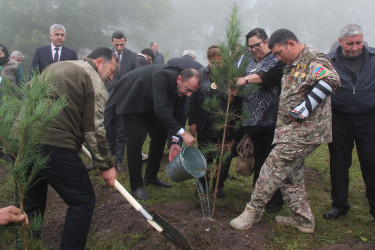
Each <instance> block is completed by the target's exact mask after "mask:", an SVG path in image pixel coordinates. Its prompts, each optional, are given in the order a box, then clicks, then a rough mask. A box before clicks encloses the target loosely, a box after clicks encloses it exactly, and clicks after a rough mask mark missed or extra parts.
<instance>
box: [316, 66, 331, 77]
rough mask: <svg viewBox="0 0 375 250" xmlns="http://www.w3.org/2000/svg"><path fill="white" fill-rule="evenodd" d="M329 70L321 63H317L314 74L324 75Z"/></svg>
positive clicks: (317, 75)
mask: <svg viewBox="0 0 375 250" xmlns="http://www.w3.org/2000/svg"><path fill="white" fill-rule="evenodd" d="M327 72H328V70H326V69H325V68H324V67H323V66H321V65H317V66H316V67H315V69H314V75H315V76H316V77H323V76H324V75H325V74H326V73H327Z"/></svg>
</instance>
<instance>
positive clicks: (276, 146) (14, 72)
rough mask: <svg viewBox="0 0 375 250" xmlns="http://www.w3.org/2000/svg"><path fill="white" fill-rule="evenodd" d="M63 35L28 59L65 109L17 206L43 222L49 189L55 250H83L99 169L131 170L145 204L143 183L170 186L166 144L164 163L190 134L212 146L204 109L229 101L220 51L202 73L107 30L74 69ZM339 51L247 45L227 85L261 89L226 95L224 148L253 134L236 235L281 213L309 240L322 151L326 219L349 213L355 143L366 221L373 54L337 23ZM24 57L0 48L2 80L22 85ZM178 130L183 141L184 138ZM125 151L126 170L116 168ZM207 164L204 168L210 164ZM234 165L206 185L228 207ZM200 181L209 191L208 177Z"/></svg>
mask: <svg viewBox="0 0 375 250" xmlns="http://www.w3.org/2000/svg"><path fill="white" fill-rule="evenodd" d="M65 35H66V30H65V28H64V27H63V26H62V25H60V24H54V25H52V26H51V27H50V33H49V37H50V40H51V44H49V45H46V46H42V47H39V48H37V49H36V51H35V54H34V56H33V59H32V73H31V74H33V73H35V72H40V73H41V74H43V75H44V74H51V75H54V80H53V84H56V86H57V89H58V91H59V95H65V96H66V97H67V98H68V100H69V102H68V105H67V106H66V107H65V108H64V112H62V113H61V114H60V116H59V117H58V118H57V121H56V122H55V126H54V127H53V128H50V129H49V131H48V137H47V140H46V142H45V145H43V147H42V150H43V152H45V153H46V154H49V155H50V159H49V162H48V168H45V169H43V170H42V171H41V172H40V173H39V175H40V177H42V178H43V179H42V180H41V181H38V182H36V183H35V184H34V185H32V186H31V188H30V190H29V191H28V194H27V195H26V197H27V198H26V199H25V200H24V207H25V212H26V214H27V215H28V216H29V218H32V217H33V216H34V215H35V214H37V213H39V214H42V215H43V214H44V210H45V204H46V194H47V187H48V184H49V185H50V186H52V187H53V188H54V189H55V190H56V191H57V192H58V194H59V195H60V196H61V197H62V198H63V199H64V201H65V203H66V204H67V205H68V206H69V209H68V211H67V215H66V221H65V226H64V231H63V235H62V240H61V246H60V247H61V248H62V249H71V248H79V249H83V248H84V246H85V243H86V237H87V234H88V229H89V226H90V223H91V217H92V214H93V210H94V204H95V194H94V191H93V188H92V185H91V182H90V178H89V175H88V170H90V169H93V168H98V169H99V170H100V171H101V174H102V177H103V179H104V180H105V181H106V182H107V183H108V185H110V186H113V185H114V181H115V179H116V177H117V172H124V171H128V173H129V179H130V187H131V191H132V193H133V195H134V196H135V198H136V199H139V200H149V199H150V196H149V194H148V193H147V192H146V190H145V189H144V188H143V187H144V185H154V186H157V187H162V188H171V187H172V186H171V185H170V184H169V183H167V182H165V181H163V180H161V179H159V178H158V176H157V174H158V172H159V167H160V162H161V159H162V156H163V152H164V148H165V145H166V144H167V146H168V148H169V150H170V154H169V160H170V161H171V160H172V159H173V158H174V157H176V155H177V154H178V153H179V152H180V151H181V147H182V142H184V143H185V145H186V146H193V145H194V144H195V143H196V136H197V141H198V145H199V147H204V145H205V144H207V143H218V142H220V140H221V133H220V131H215V129H214V128H213V127H214V124H215V121H214V119H215V118H214V116H213V115H212V114H211V113H210V112H208V111H207V110H206V109H205V108H204V107H203V102H204V100H205V99H207V98H210V97H213V96H216V97H217V98H218V100H219V103H220V104H219V106H220V108H222V109H223V110H224V111H225V109H226V106H225V105H224V104H225V103H226V102H227V98H228V94H227V93H225V91H227V90H226V89H220V88H218V87H217V83H215V82H213V80H212V70H213V67H212V65H220V63H221V62H222V60H223V59H222V51H221V49H220V46H219V45H216V44H214V45H211V46H209V48H208V50H207V60H208V65H207V66H206V67H204V66H203V65H201V64H200V63H199V62H197V61H196V53H195V52H194V51H193V50H190V49H189V50H185V51H184V52H183V53H182V56H181V57H176V58H172V59H171V60H169V61H168V62H167V63H165V59H164V55H163V54H162V53H160V52H159V51H158V48H159V45H158V44H157V43H156V42H151V43H150V48H145V49H143V50H142V51H141V52H140V53H138V54H137V53H134V52H132V51H131V50H129V49H127V48H125V45H126V42H127V38H126V36H125V35H124V33H123V32H121V31H115V32H114V33H113V34H112V36H111V43H112V45H113V48H112V49H109V48H105V47H100V48H97V49H95V50H93V51H92V52H91V53H90V54H89V55H88V56H87V57H85V58H83V59H81V60H78V58H77V53H76V52H75V51H74V50H72V49H70V48H68V47H66V46H64V41H65ZM338 42H339V46H338V47H337V49H336V51H334V52H332V53H329V54H328V55H325V54H324V53H322V52H320V51H318V50H316V49H314V48H311V47H309V46H308V45H305V44H304V43H303V42H301V41H299V39H298V38H297V36H296V35H295V34H294V33H293V32H292V31H290V30H287V29H279V30H276V31H275V32H273V33H272V35H271V36H270V37H268V35H267V33H266V32H265V30H264V29H262V28H255V29H252V30H251V31H250V32H249V33H248V34H247V35H246V37H245V44H246V48H247V52H248V53H247V54H244V55H241V57H240V58H239V60H238V62H237V65H236V66H237V67H243V66H244V67H245V68H246V72H245V74H244V75H243V76H241V77H239V78H238V79H237V82H236V85H237V87H238V88H239V89H244V90H246V89H249V88H252V86H254V85H256V86H258V88H256V90H255V91H253V92H251V93H250V91H248V92H246V91H244V93H245V94H242V95H238V96H235V98H234V101H233V102H232V105H231V108H232V109H233V112H237V113H238V117H241V114H243V113H246V114H248V115H246V116H244V117H246V119H242V120H241V124H242V130H241V133H240V136H238V135H237V134H236V133H230V134H233V135H235V136H233V137H230V138H227V139H228V140H234V141H236V140H238V139H239V138H241V137H242V136H243V135H245V134H247V135H248V136H250V138H251V139H252V141H253V143H254V158H255V164H254V169H255V171H254V178H253V191H252V194H251V197H250V198H249V202H248V203H247V204H246V207H245V210H244V211H243V213H242V214H241V215H239V216H238V217H237V218H235V219H233V220H232V221H231V222H230V225H231V226H232V227H233V228H234V229H236V230H248V229H250V228H251V227H252V226H253V225H254V224H255V223H257V222H259V221H260V220H261V217H262V214H263V213H264V212H265V211H267V212H277V211H279V210H280V208H281V207H282V206H283V204H285V205H287V206H288V207H289V208H290V209H291V211H292V213H293V216H291V217H282V216H276V219H275V220H276V222H277V223H279V224H284V225H290V226H293V227H295V228H297V229H298V230H299V231H301V232H304V233H314V229H315V218H314V215H313V213H312V211H311V208H310V205H309V203H308V200H307V194H306V187H305V182H304V175H303V172H304V171H303V169H304V159H305V158H306V157H307V156H308V155H309V154H311V153H312V152H313V151H314V150H315V149H316V148H318V147H319V145H321V144H324V143H328V145H329V154H330V176H331V185H332V191H331V197H332V207H331V209H329V210H328V211H327V212H326V213H325V214H324V215H323V217H324V218H325V219H327V220H330V219H337V218H339V217H341V216H344V215H346V214H347V212H348V210H349V209H350V205H349V202H348V186H349V177H348V176H349V172H348V171H349V168H350V166H351V164H352V151H353V147H354V142H355V145H356V147H357V152H358V157H359V161H360V165H361V170H362V175H363V179H364V182H365V185H366V194H367V199H368V201H369V204H370V214H371V215H372V216H373V217H374V221H375V182H374V180H375V159H374V156H375V147H374V141H375V140H374V139H375V128H374V126H373V124H372V121H374V122H375V98H374V97H373V93H375V82H374V81H375V80H374V79H375V78H374V77H373V74H375V73H374V72H375V48H372V47H368V46H365V45H364V44H363V31H362V28H361V27H360V26H358V25H356V24H349V25H346V26H345V27H344V28H343V29H342V30H341V31H340V35H339V38H338ZM22 59H23V55H22V53H21V52H19V51H14V52H13V53H12V54H11V56H10V55H9V53H8V50H7V49H6V48H5V47H4V46H3V45H0V76H1V77H6V78H8V79H9V80H10V81H11V82H13V83H15V84H17V85H18V86H21V85H22V83H23V82H24V76H23V72H22V68H21V63H22ZM225 84H226V83H225V81H223V82H222V85H224V86H225ZM59 95H55V96H54V97H51V98H58V96H59ZM374 95H375V94H374ZM119 97H120V98H119ZM239 119H240V118H239ZM187 121H188V124H189V128H190V133H191V134H189V133H188V132H186V131H185V126H186V122H187ZM147 135H148V136H149V137H150V139H151V140H150V145H149V150H148V155H146V154H144V153H142V147H143V144H144V142H145V139H146V137H147ZM167 142H168V143H167ZM83 143H85V144H86V146H87V148H88V150H89V151H90V153H91V155H92V159H93V163H92V164H91V165H90V166H85V165H84V164H83V162H82V160H81V159H80V157H79V152H80V149H81V146H82V144H83ZM125 147H126V149H127V150H126V151H127V154H126V160H127V168H128V169H126V167H125V166H124V165H123V162H124V159H125ZM205 156H206V158H207V161H208V163H213V162H214V161H215V160H217V159H218V157H219V156H218V155H217V154H212V153H210V154H206V155H205ZM234 157H235V154H232V155H231V156H230V157H229V158H227V159H226V161H224V162H223V165H222V168H221V172H220V177H219V179H218V180H217V178H216V176H214V177H213V179H212V182H213V183H214V187H215V185H216V182H218V187H219V189H218V193H217V195H218V197H220V198H223V197H225V192H224V182H225V180H226V178H227V176H228V171H229V168H230V165H231V161H232V158H234ZM145 160H147V166H146V172H145V175H144V178H143V177H142V163H144V162H145ZM37 179H38V180H39V178H37ZM204 179H207V180H208V181H209V180H210V176H209V174H207V175H206V176H205V177H203V180H204ZM201 181H202V179H201ZM214 187H213V188H214ZM207 192H208V190H207ZM7 209H8V210H9V208H7ZM12 209H13V208H12ZM8 210H7V211H5V210H0V211H1V214H0V215H1V217H0V218H1V220H0V222H1V223H2V224H5V223H6V222H9V221H21V220H25V214H19V211H18V210H14V209H13V210H12V211H11V212H9V211H10V210H9V211H8ZM3 211H4V213H3ZM3 215H4V216H6V215H7V216H8V218H7V219H3ZM3 221H4V222H3Z"/></svg>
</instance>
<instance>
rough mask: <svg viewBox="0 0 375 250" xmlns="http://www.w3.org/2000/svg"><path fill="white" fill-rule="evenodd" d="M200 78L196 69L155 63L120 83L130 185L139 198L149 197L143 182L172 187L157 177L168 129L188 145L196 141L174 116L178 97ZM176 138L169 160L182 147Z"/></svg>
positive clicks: (196, 86) (119, 109) (119, 104)
mask: <svg viewBox="0 0 375 250" xmlns="http://www.w3.org/2000/svg"><path fill="white" fill-rule="evenodd" d="M200 81H201V77H200V74H199V72H198V71H197V70H195V69H186V70H182V69H181V68H179V67H177V66H166V65H160V64H156V65H155V64H152V65H148V66H144V67H140V68H138V69H136V70H133V71H132V72H129V73H128V74H126V75H125V76H124V77H123V78H122V79H121V80H120V81H119V84H117V86H116V94H117V95H118V96H121V99H120V98H119V99H117V100H116V106H117V114H121V115H122V117H123V118H124V121H125V130H126V134H127V158H128V167H129V177H130V187H131V189H132V192H133V193H134V195H135V197H136V198H137V199H141V200H148V199H149V198H150V197H149V195H148V194H147V192H146V191H145V190H144V189H143V184H146V185H148V184H151V185H155V186H159V187H168V188H170V187H171V185H169V184H167V183H165V182H163V181H161V180H160V179H158V178H157V173H158V171H159V167H160V162H161V158H162V156H163V151H164V146H165V142H166V140H167V135H168V133H170V134H172V135H180V136H181V138H182V140H184V142H185V143H186V145H187V146H192V145H193V144H194V143H195V139H194V137H193V136H191V135H190V134H188V133H186V132H185V130H184V129H183V128H182V126H181V125H180V124H179V123H178V122H177V121H176V120H175V118H174V117H173V101H174V99H175V98H176V97H183V96H191V94H192V93H193V92H196V91H197V90H198V89H199V86H200ZM145 129H146V130H147V131H148V133H149V136H150V138H151V141H150V147H149V159H148V164H147V169H146V173H145V178H144V182H143V179H142V159H141V150H142V145H143V142H144V140H145V135H144V130H145ZM173 138H174V139H173V142H172V143H173V144H172V146H171V148H170V154H169V160H170V161H171V160H172V159H173V158H174V157H176V155H177V154H178V153H179V152H180V151H181V147H180V146H179V145H178V138H177V137H175V136H174V137H173Z"/></svg>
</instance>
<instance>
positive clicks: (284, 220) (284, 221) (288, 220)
mask: <svg viewBox="0 0 375 250" xmlns="http://www.w3.org/2000/svg"><path fill="white" fill-rule="evenodd" d="M275 220H276V222H277V223H279V224H281V225H289V226H292V227H295V228H297V229H298V230H299V231H301V232H302V233H308V234H313V233H314V227H315V225H311V226H306V225H303V224H301V223H298V222H297V221H296V220H294V219H293V218H292V217H284V216H276V218H275Z"/></svg>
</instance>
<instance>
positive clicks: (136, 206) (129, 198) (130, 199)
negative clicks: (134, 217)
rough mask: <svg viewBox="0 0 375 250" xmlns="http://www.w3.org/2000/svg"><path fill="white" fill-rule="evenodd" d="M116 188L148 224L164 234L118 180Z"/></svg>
mask: <svg viewBox="0 0 375 250" xmlns="http://www.w3.org/2000/svg"><path fill="white" fill-rule="evenodd" d="M115 188H116V189H117V190H118V191H119V192H120V193H121V194H122V196H124V197H125V199H126V200H127V201H128V202H129V203H130V204H131V205H132V206H133V207H134V209H135V210H137V211H138V212H140V213H141V214H142V215H143V217H145V218H146V220H147V222H148V223H150V225H151V226H152V227H153V228H155V229H156V230H157V231H158V232H159V233H161V232H163V228H162V227H161V226H160V225H159V224H158V223H156V222H155V221H154V220H153V218H152V216H151V214H149V213H148V212H147V211H146V210H145V209H144V208H143V207H142V206H141V204H139V203H138V201H137V200H136V199H134V198H133V196H131V194H129V192H128V191H127V190H126V189H125V188H124V187H123V186H122V185H121V184H120V182H118V181H117V180H115Z"/></svg>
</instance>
